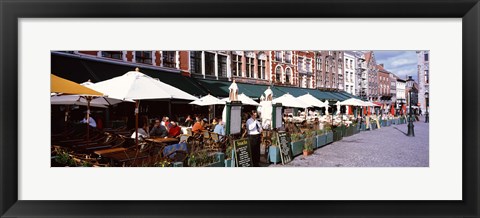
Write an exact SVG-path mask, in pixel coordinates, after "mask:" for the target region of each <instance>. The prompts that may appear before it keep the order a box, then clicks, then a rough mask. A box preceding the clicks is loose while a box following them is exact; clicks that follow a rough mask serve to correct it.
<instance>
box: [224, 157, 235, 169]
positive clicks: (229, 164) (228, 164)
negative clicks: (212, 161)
mask: <svg viewBox="0 0 480 218" xmlns="http://www.w3.org/2000/svg"><path fill="white" fill-rule="evenodd" d="M225 167H235V160H233V159H227V160H225Z"/></svg>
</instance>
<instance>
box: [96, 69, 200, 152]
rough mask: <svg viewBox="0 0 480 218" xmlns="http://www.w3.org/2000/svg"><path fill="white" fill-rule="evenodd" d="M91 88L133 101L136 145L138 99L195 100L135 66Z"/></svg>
mask: <svg viewBox="0 0 480 218" xmlns="http://www.w3.org/2000/svg"><path fill="white" fill-rule="evenodd" d="M92 88H94V89H95V90H99V91H101V92H103V93H105V94H107V95H108V96H109V97H111V98H117V99H122V100H134V101H135V142H136V144H137V146H138V107H139V104H140V100H148V99H183V100H197V99H198V98H197V97H195V96H193V95H190V94H188V93H186V92H184V91H182V90H180V89H178V88H175V87H173V86H170V85H168V84H166V83H163V82H161V81H160V80H159V79H157V78H152V77H150V76H147V75H145V74H143V73H141V72H139V69H138V68H136V69H135V71H130V72H127V73H126V74H124V75H122V76H118V77H115V78H112V79H109V80H105V81H102V82H98V83H95V84H93V85H92Z"/></svg>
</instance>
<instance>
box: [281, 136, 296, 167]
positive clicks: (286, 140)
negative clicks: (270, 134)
mask: <svg viewBox="0 0 480 218" xmlns="http://www.w3.org/2000/svg"><path fill="white" fill-rule="evenodd" d="M277 139H278V145H279V147H280V158H281V159H282V164H286V163H288V162H290V161H292V159H293V154H292V149H290V137H288V135H287V133H286V132H285V131H279V132H278V134H277Z"/></svg>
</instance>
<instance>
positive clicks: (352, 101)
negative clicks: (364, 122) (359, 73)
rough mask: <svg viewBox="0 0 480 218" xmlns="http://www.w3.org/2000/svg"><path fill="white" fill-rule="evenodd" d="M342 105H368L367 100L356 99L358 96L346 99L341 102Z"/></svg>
mask: <svg viewBox="0 0 480 218" xmlns="http://www.w3.org/2000/svg"><path fill="white" fill-rule="evenodd" d="M338 104H340V105H349V106H368V105H366V102H364V101H362V100H359V99H356V98H349V99H347V100H345V101H342V102H339V103H338Z"/></svg>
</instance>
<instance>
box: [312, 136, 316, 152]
mask: <svg viewBox="0 0 480 218" xmlns="http://www.w3.org/2000/svg"><path fill="white" fill-rule="evenodd" d="M312 148H313V149H314V150H315V149H316V148H317V136H313V137H312Z"/></svg>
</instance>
